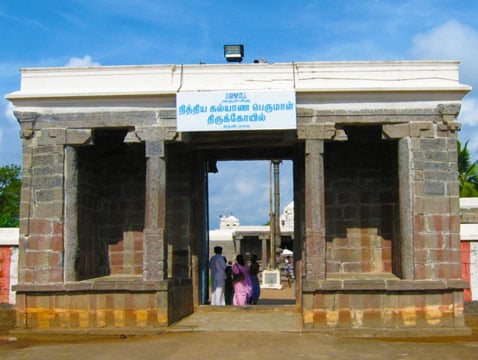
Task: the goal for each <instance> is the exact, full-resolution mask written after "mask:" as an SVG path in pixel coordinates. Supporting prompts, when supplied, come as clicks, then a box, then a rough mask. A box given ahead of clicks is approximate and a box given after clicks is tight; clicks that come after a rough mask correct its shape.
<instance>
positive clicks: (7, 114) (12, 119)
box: [4, 102, 17, 124]
mask: <svg viewBox="0 0 478 360" xmlns="http://www.w3.org/2000/svg"><path fill="white" fill-rule="evenodd" d="M14 110H15V106H13V104H12V103H11V102H8V103H7V106H6V108H5V112H4V114H5V117H6V118H7V120H8V121H10V122H12V123H14V124H16V123H17V119H16V118H15V115H13V111H14Z"/></svg>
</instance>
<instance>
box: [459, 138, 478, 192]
mask: <svg viewBox="0 0 478 360" xmlns="http://www.w3.org/2000/svg"><path fill="white" fill-rule="evenodd" d="M468 141H469V140H468ZM468 141H467V142H466V143H465V146H463V148H462V147H461V143H460V142H459V141H458V142H457V147H458V179H459V182H460V197H478V161H474V162H472V161H471V159H470V152H469V151H468Z"/></svg>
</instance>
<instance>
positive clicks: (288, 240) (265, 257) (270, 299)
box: [200, 159, 295, 305]
mask: <svg viewBox="0 0 478 360" xmlns="http://www.w3.org/2000/svg"><path fill="white" fill-rule="evenodd" d="M208 163H209V166H208V176H207V182H208V185H207V193H208V201H207V204H208V210H207V219H208V226H207V229H208V236H207V239H208V240H207V241H208V244H207V246H205V247H206V248H207V249H208V250H207V254H208V258H210V257H211V256H212V255H213V249H214V247H215V246H221V247H222V248H223V255H224V256H225V257H226V259H227V261H228V262H229V263H231V264H233V263H234V262H235V258H236V256H237V255H239V254H241V255H243V256H244V258H245V260H246V262H248V263H250V260H251V258H252V256H253V255H255V256H257V258H258V262H259V264H260V269H261V271H260V273H259V281H260V283H261V287H262V289H261V297H260V300H259V303H258V304H259V305H261V304H262V305H271V304H295V293H294V288H295V287H294V286H293V279H294V276H293V273H292V274H288V266H287V261H288V260H291V259H292V258H293V247H294V201H293V200H294V181H293V177H294V176H293V161H292V160H290V159H285V160H282V159H281V161H277V160H276V159H274V161H272V159H271V160H269V159H267V160H262V159H260V160H256V159H254V160H220V161H214V162H211V161H209V162H208ZM273 163H275V164H276V166H274V165H273ZM274 170H275V171H274ZM276 199H277V201H276ZM274 223H276V228H277V229H275V228H274ZM271 239H273V241H271ZM271 246H272V247H271ZM286 255H287V256H286ZM202 263H203V264H204V265H206V264H207V259H203V262H202ZM292 263H293V262H292ZM272 269H277V270H278V272H279V276H280V279H279V283H280V284H281V286H282V287H281V288H269V287H267V286H264V284H263V279H262V273H263V270H267V271H270V270H272ZM292 270H293V269H292ZM201 274H205V275H206V276H209V275H210V274H208V271H207V270H206V271H203V270H202V271H201ZM291 279H292V281H291ZM200 283H201V284H207V289H201V292H202V293H203V295H204V296H202V298H203V299H204V302H203V304H206V303H208V300H209V298H210V297H209V291H210V281H201V282H200Z"/></svg>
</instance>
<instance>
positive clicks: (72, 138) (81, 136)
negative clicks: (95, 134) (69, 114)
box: [65, 129, 93, 145]
mask: <svg viewBox="0 0 478 360" xmlns="http://www.w3.org/2000/svg"><path fill="white" fill-rule="evenodd" d="M91 135H92V134H91V129H66V141H65V144H67V145H90V144H92V140H93V139H92V136H91Z"/></svg>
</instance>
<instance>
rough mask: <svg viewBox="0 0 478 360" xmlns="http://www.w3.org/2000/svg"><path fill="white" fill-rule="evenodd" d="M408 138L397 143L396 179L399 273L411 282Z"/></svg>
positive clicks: (410, 192)
mask: <svg viewBox="0 0 478 360" xmlns="http://www.w3.org/2000/svg"><path fill="white" fill-rule="evenodd" d="M410 152H411V150H410V138H409V137H408V138H403V139H401V140H399V142H398V173H399V174H400V175H399V177H398V181H399V193H400V196H399V198H400V272H401V278H402V279H407V280H413V279H414V277H415V275H414V264H413V253H414V245H413V209H412V202H413V201H412V191H411V187H410V184H411V183H412V180H411V161H412V160H411V153H410Z"/></svg>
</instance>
